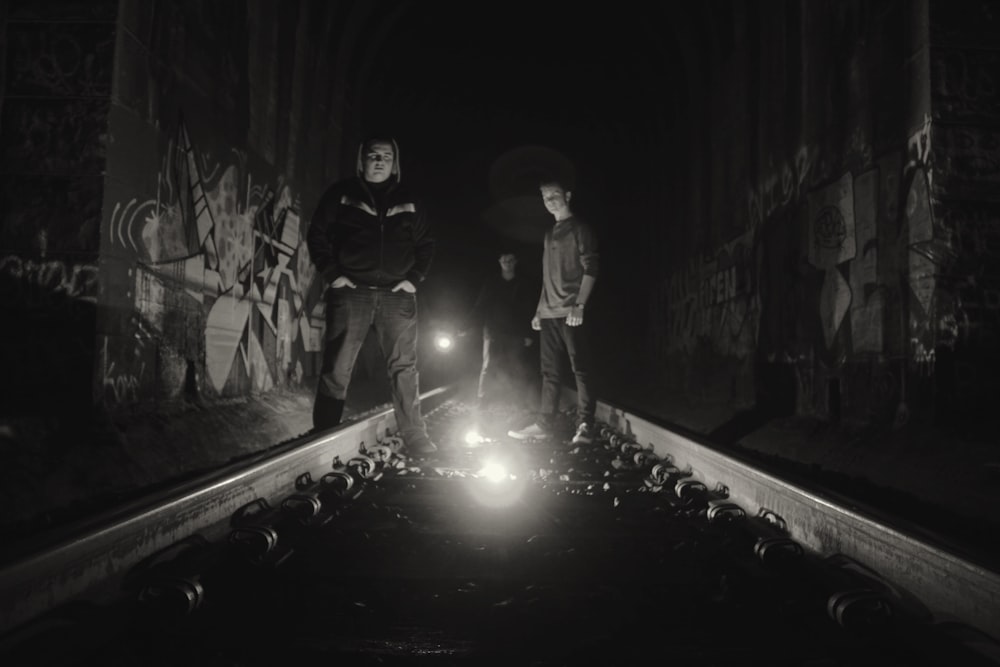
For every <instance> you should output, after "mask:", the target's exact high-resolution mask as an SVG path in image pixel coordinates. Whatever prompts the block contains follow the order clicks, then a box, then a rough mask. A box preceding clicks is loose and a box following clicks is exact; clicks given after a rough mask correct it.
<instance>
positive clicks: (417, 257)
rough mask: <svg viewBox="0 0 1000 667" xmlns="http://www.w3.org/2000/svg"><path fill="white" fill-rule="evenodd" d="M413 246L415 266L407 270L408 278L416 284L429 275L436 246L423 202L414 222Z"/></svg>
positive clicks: (419, 206) (418, 207) (418, 208)
mask: <svg viewBox="0 0 1000 667" xmlns="http://www.w3.org/2000/svg"><path fill="white" fill-rule="evenodd" d="M413 246H414V263H413V268H411V269H410V270H409V271H408V272H407V274H406V279H407V280H409V281H410V282H411V283H413V284H414V285H416V284H418V283H421V282H423V280H424V279H425V278H426V277H427V271H428V270H429V269H430V267H431V260H432V259H434V246H435V243H434V238H433V237H432V236H431V233H430V226H429V225H428V224H427V215H426V213H425V211H424V206H423V204H422V203H421V204H419V205H418V206H417V217H416V220H415V221H414V224H413Z"/></svg>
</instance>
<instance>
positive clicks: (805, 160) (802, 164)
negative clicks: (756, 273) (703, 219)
mask: <svg viewBox="0 0 1000 667" xmlns="http://www.w3.org/2000/svg"><path fill="white" fill-rule="evenodd" d="M813 152H814V151H812V150H810V149H809V147H808V146H803V147H801V148H799V150H798V152H797V153H796V154H795V157H794V158H792V159H791V160H790V161H789V162H788V163H786V164H784V165H783V166H782V167H780V168H779V169H777V170H775V171H774V172H772V173H771V174H768V175H767V176H766V177H765V178H763V179H762V180H761V181H760V184H759V185H758V186H757V187H756V188H750V191H749V193H748V195H747V200H748V201H747V216H748V219H749V222H750V227H751V229H755V228H756V227H757V226H759V225H760V224H761V223H763V222H764V221H765V220H766V219H767V218H768V217H770V215H771V214H772V213H774V212H775V211H776V210H778V209H779V208H781V207H782V206H784V205H786V204H790V203H792V202H793V201H795V200H797V199H798V198H799V196H800V194H801V192H802V184H803V183H805V181H806V179H807V178H808V177H809V173H810V172H811V171H812V166H813Z"/></svg>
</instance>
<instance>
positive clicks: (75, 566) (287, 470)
mask: <svg viewBox="0 0 1000 667" xmlns="http://www.w3.org/2000/svg"><path fill="white" fill-rule="evenodd" d="M450 391H452V388H450V387H444V388H440V389H435V390H432V391H429V392H426V393H424V394H422V395H421V400H422V401H423V402H425V404H426V403H428V402H430V404H433V403H434V402H435V401H440V400H442V399H443V397H444V396H445V395H446V394H447V393H448V392H450ZM395 429H396V426H395V417H394V416H393V411H392V409H391V408H385V409H382V410H380V411H377V412H374V413H372V414H371V415H368V416H365V417H362V418H360V419H358V420H357V421H354V422H352V423H349V424H347V425H344V426H341V427H340V428H338V429H337V430H334V431H330V432H327V433H325V434H323V435H320V436H305V437H303V438H300V439H298V440H297V441H296V442H300V443H301V444H300V445H299V446H295V445H294V443H293V444H292V446H290V447H289V448H286V449H285V450H284V451H281V452H279V453H276V454H274V455H273V456H270V457H266V458H264V459H263V460H259V461H255V462H251V463H248V464H247V463H244V464H237V465H234V466H229V467H227V468H226V469H224V470H222V471H219V472H216V473H213V474H211V475H206V476H204V477H202V478H199V480H195V481H194V482H188V483H186V484H184V485H183V486H182V487H179V488H175V489H173V490H172V491H167V492H164V493H161V494H157V496H156V497H154V498H147V499H144V500H142V501H138V502H137V503H135V504H134V506H132V507H131V508H128V509H126V510H125V511H122V510H121V509H119V510H116V511H114V512H113V513H108V514H107V515H105V516H104V517H103V518H102V517H98V518H96V519H91V520H88V521H87V522H86V526H85V527H84V528H79V527H77V528H76V529H74V527H68V528H67V529H65V530H63V531H61V535H62V537H61V539H59V540H56V541H54V543H52V544H50V545H48V546H45V547H43V548H40V549H37V550H34V551H32V552H29V553H26V554H23V555H21V556H20V557H19V558H15V559H13V560H12V561H11V562H10V563H9V564H7V565H4V566H2V568H0V636H2V635H4V634H6V633H7V632H9V631H11V630H13V629H14V628H17V627H18V626H20V625H21V624H24V623H27V622H29V621H30V620H32V619H34V618H35V617H37V616H39V615H41V614H43V613H44V612H46V611H49V610H51V609H53V608H55V607H57V606H59V605H61V604H63V603H66V602H68V601H70V600H72V599H74V598H79V597H81V596H86V595H90V594H93V593H94V592H95V591H102V592H105V593H106V592H107V590H109V589H111V588H113V586H114V585H115V584H116V583H117V582H119V581H120V580H121V578H122V577H123V576H124V575H125V574H126V573H127V572H128V570H129V569H130V568H132V567H133V566H134V565H136V564H137V563H139V562H140V561H141V560H142V559H143V558H146V557H147V556H149V555H151V554H154V553H157V552H158V551H160V550H161V549H164V548H166V547H168V546H170V545H172V544H175V543H177V542H178V541H180V540H182V539H184V538H186V537H189V536H191V535H194V534H196V533H201V534H203V536H205V537H207V538H209V539H214V538H215V537H217V535H215V534H214V533H221V532H222V531H223V530H224V529H225V527H226V525H227V524H228V521H229V519H230V518H231V517H232V515H233V514H234V512H236V511H237V510H238V509H239V508H241V507H243V506H244V505H246V504H248V503H251V502H253V501H256V500H258V499H260V498H263V499H265V500H267V501H268V502H276V501H278V500H280V499H281V498H284V497H285V496H287V495H289V494H290V493H293V492H294V490H295V480H296V479H297V478H299V476H301V475H303V474H304V473H309V474H310V475H311V476H312V478H313V479H319V478H320V477H322V476H323V475H324V474H325V473H327V472H330V471H331V470H332V469H333V463H334V461H335V459H336V458H338V457H339V458H340V459H341V460H342V461H344V462H346V461H347V460H348V459H349V458H350V457H351V456H353V455H355V454H356V453H357V451H358V448H359V446H360V445H361V443H362V442H366V443H369V444H371V443H373V442H377V441H381V439H382V436H383V435H384V434H385V433H387V432H389V433H392V432H395Z"/></svg>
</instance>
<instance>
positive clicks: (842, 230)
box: [813, 206, 847, 250]
mask: <svg viewBox="0 0 1000 667" xmlns="http://www.w3.org/2000/svg"><path fill="white" fill-rule="evenodd" d="M813 226H814V227H815V230H814V233H813V235H814V237H815V239H816V244H817V245H819V247H821V248H824V249H827V250H829V249H833V250H839V249H840V247H841V246H843V245H844V241H845V240H846V239H847V222H846V221H845V220H844V216H843V214H842V213H841V212H840V209H839V208H837V207H836V206H824V207H823V209H822V210H821V211H820V212H819V214H818V215H817V216H816V220H815V221H814V222H813Z"/></svg>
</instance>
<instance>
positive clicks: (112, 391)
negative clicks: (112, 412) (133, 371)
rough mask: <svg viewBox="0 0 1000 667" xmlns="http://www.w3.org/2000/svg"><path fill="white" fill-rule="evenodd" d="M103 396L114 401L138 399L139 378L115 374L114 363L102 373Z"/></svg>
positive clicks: (122, 401)
mask: <svg viewBox="0 0 1000 667" xmlns="http://www.w3.org/2000/svg"><path fill="white" fill-rule="evenodd" d="M104 396H105V398H106V399H111V401H112V402H114V403H135V402H136V401H138V400H139V378H137V377H136V376H134V375H127V374H124V375H116V374H115V365H114V364H111V368H109V369H107V370H106V372H105V374H104Z"/></svg>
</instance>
